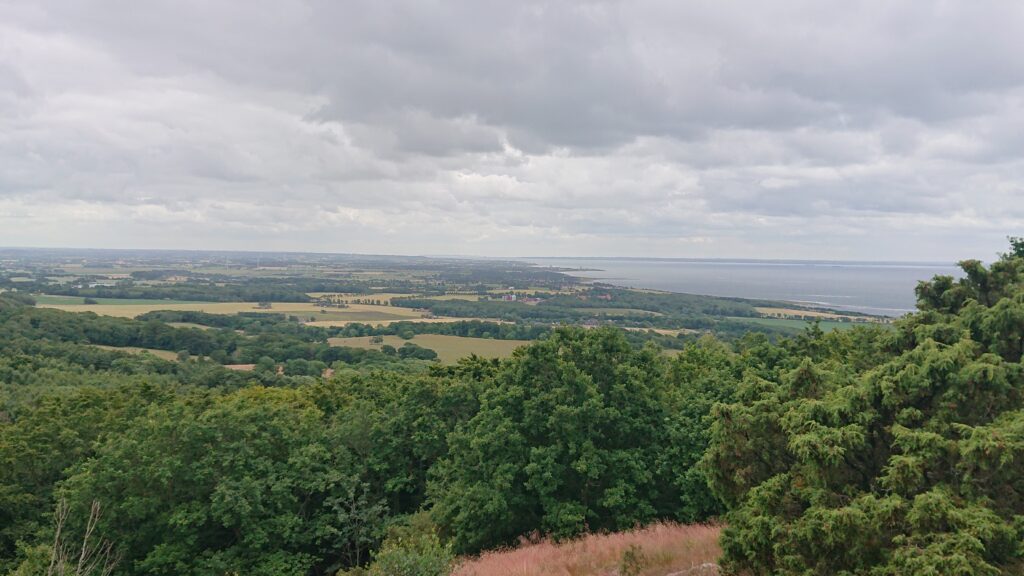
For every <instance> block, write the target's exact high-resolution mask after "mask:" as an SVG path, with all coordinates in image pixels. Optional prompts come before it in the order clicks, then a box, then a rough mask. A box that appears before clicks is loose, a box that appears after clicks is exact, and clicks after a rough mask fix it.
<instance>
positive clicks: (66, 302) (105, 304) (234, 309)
mask: <svg viewBox="0 0 1024 576" xmlns="http://www.w3.org/2000/svg"><path fill="white" fill-rule="evenodd" d="M96 300H97V303H96V304H84V303H82V301H83V299H82V298H77V297H71V296H41V297H39V298H38V299H37V305H38V306H40V307H43V308H56V309H58V310H65V311H67V312H94V313H96V314H100V315H104V316H118V317H121V318H134V317H136V316H139V315H141V314H145V313H147V312H153V311H156V310H178V311H197V312H207V313H210V314H238V313H239V312H266V313H275V312H276V313H281V314H293V315H296V316H300V317H301V318H302V319H303V320H304V321H307V322H315V323H317V324H319V325H331V326H339V325H341V326H343V325H345V324H348V323H351V322H365V323H370V324H376V323H389V322H396V321H400V320H417V319H420V318H423V316H424V315H425V314H424V313H423V312H420V311H417V310H413V309H411V308H401V307H398V306H377V305H373V304H350V305H349V306H348V307H347V308H323V307H320V306H318V305H316V304H313V303H310V302H274V303H273V304H271V306H270V308H260V307H259V306H258V305H257V303H256V302H181V301H173V300H118V299H114V298H98V299H96Z"/></svg>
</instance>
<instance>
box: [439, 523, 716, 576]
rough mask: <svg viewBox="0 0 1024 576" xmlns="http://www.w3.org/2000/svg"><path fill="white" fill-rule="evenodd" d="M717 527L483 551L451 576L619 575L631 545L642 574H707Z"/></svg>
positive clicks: (655, 529)
mask: <svg viewBox="0 0 1024 576" xmlns="http://www.w3.org/2000/svg"><path fill="white" fill-rule="evenodd" d="M718 533H719V528H718V527H716V526H680V525H678V524H655V525H653V526H649V527H647V528H643V529H640V530H634V531H631V532H619V533H615V534H594V535H590V536H585V537H583V538H580V539H578V540H572V541H569V542H562V543H558V544H555V543H552V542H547V541H545V542H541V543H539V544H532V545H527V546H523V547H520V548H516V549H514V550H506V551H495V552H485V553H483V554H482V555H481V556H480V557H479V558H473V559H468V560H466V561H464V562H463V563H461V564H460V565H459V566H458V567H457V568H456V570H455V572H454V573H453V576H607V575H610V574H619V573H620V572H621V568H625V567H626V566H623V558H624V555H625V554H626V551H627V550H629V549H630V547H631V546H635V548H633V550H634V557H636V558H639V561H638V562H637V563H635V564H634V565H633V566H634V567H635V568H637V571H634V572H628V573H632V574H637V575H638V576H667V575H670V574H673V575H680V576H681V575H684V574H685V575H688V576H709V575H711V574H717V573H718V572H717V568H716V566H715V562H717V559H718V557H719V555H720V554H721V550H720V549H719V547H718Z"/></svg>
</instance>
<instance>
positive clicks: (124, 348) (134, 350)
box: [91, 344, 178, 360]
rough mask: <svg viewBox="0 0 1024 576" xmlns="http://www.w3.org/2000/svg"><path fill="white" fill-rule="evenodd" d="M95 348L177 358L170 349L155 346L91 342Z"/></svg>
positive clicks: (171, 358) (166, 358)
mask: <svg viewBox="0 0 1024 576" xmlns="http://www.w3.org/2000/svg"><path fill="white" fill-rule="evenodd" d="M91 346H93V347H95V348H102V349H104V350H115V351H117V352H128V353H129V354H152V355H153V356H156V357H157V358H162V359H164V360H177V359H178V355H177V354H176V353H174V352H171V351H170V350H156V349H155V348H139V347H137V346H104V345H102V344H92V345H91Z"/></svg>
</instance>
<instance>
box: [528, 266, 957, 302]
mask: <svg viewBox="0 0 1024 576" xmlns="http://www.w3.org/2000/svg"><path fill="white" fill-rule="evenodd" d="M524 260H525V261H528V262H531V263H533V264H536V265H537V266H542V267H555V268H563V269H565V270H563V271H564V272H565V273H567V274H570V275H573V276H577V277H581V278H589V279H593V280H599V281H601V282H607V283H609V284H615V285H618V286H628V287H633V288H648V289H654V290H665V291H669V292H684V293H688V294H704V295H709V296H729V297H737V298H751V299H763V300H782V301H786V302H794V303H797V304H802V305H805V306H814V307H822V308H830V309H835V310H844V311H852V312H861V313H864V314H873V315H878V316H902V315H903V314H906V313H907V312H911V311H913V310H914V304H915V300H916V298H915V296H914V288H915V287H916V286H917V283H918V282H920V281H922V280H929V279H931V278H932V277H934V276H936V275H947V276H953V277H955V278H959V277H961V276H962V273H961V271H960V268H958V267H957V266H956V264H954V263H937V262H833V261H819V260H717V259H716V260H710V259H662V258H656V259H655V258H651V259H645V258H525V259H524Z"/></svg>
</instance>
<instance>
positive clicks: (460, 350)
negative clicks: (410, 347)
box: [329, 334, 530, 364]
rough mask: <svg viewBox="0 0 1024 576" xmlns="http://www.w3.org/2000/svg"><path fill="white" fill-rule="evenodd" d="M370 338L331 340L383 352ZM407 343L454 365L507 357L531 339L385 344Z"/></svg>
mask: <svg viewBox="0 0 1024 576" xmlns="http://www.w3.org/2000/svg"><path fill="white" fill-rule="evenodd" d="M370 338H371V337H370V336H360V337H356V338H331V339H330V340H329V341H330V343H331V345H332V346H351V347H354V348H375V349H379V348H380V347H381V344H373V343H371V342H370ZM406 342H412V343H413V344H417V345H419V346H423V347H424V348H430V349H431V350H433V351H435V352H437V356H438V358H439V359H440V360H441V362H444V363H445V364H451V363H453V362H455V361H457V360H458V359H459V358H465V357H466V356H469V355H470V354H476V355H477V356H480V357H483V358H507V357H509V356H511V355H512V352H513V351H514V350H515V349H516V348H518V347H520V346H523V345H525V344H529V343H530V342H529V341H528V340H493V339H490V338H466V337H463V336H447V335H444V334H418V335H416V336H415V337H414V338H413V339H412V340H403V339H401V338H399V337H398V336H384V342H383V344H390V345H391V346H394V347H395V348H399V347H401V346H402V344H405V343H406Z"/></svg>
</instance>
